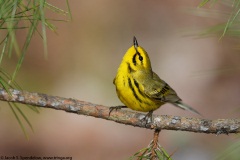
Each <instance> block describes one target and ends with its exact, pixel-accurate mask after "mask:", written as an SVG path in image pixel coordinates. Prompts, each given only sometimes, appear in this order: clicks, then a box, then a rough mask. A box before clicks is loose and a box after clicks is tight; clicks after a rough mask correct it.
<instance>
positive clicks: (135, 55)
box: [109, 37, 199, 118]
mask: <svg viewBox="0 0 240 160" xmlns="http://www.w3.org/2000/svg"><path fill="white" fill-rule="evenodd" d="M113 83H114V85H115V86H116V92H117V95H118V97H119V99H120V100H121V101H122V102H123V103H124V104H125V105H126V106H117V107H111V108H110V112H109V114H110V113H111V112H112V110H114V109H116V110H117V109H121V108H126V107H128V108H131V109H132V110H136V111H141V112H148V114H147V115H146V116H145V118H147V117H152V113H153V111H154V110H156V109H158V108H159V107H160V106H162V105H163V104H165V103H171V104H173V105H175V106H177V107H180V108H182V109H185V110H190V111H192V112H195V113H197V114H199V113H198V111H196V110H195V109H193V108H192V107H190V106H188V105H186V104H184V103H183V102H182V100H181V99H180V98H179V97H178V95H177V93H176V92H175V91H174V90H173V89H172V88H171V87H170V86H169V85H168V84H167V83H166V82H165V81H163V80H162V79H160V78H159V76H158V75H157V74H156V73H155V72H153V71H152V67H151V62H150V59H149V57H148V54H147V52H146V51H145V50H144V49H143V48H142V47H140V46H139V45H138V42H137V39H136V37H134V38H133V46H132V47H130V48H129V49H128V51H127V52H126V53H125V55H124V57H123V59H122V62H121V64H120V66H119V68H118V71H117V75H116V77H115V78H114V80H113Z"/></svg>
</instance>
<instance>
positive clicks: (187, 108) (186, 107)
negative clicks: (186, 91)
mask: <svg viewBox="0 0 240 160" xmlns="http://www.w3.org/2000/svg"><path fill="white" fill-rule="evenodd" d="M173 104H174V105H175V106H176V107H179V108H181V109H184V110H188V111H191V112H193V113H196V114H198V115H200V116H202V115H201V114H200V113H199V112H198V111H197V110H195V109H193V108H192V107H190V106H189V105H187V104H185V103H183V102H182V101H178V102H175V103H173Z"/></svg>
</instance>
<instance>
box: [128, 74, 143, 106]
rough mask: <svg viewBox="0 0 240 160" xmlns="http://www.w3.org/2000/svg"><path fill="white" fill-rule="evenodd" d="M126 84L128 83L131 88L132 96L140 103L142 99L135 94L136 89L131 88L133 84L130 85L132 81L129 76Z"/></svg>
mask: <svg viewBox="0 0 240 160" xmlns="http://www.w3.org/2000/svg"><path fill="white" fill-rule="evenodd" d="M128 85H129V87H130V89H131V90H132V92H133V96H134V97H135V98H136V100H138V101H139V102H140V103H142V100H141V99H140V98H139V97H138V95H137V94H136V91H135V90H134V88H133V85H132V82H131V79H130V78H128Z"/></svg>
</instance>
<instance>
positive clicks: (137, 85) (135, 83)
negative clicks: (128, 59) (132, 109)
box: [134, 79, 145, 97]
mask: <svg viewBox="0 0 240 160" xmlns="http://www.w3.org/2000/svg"><path fill="white" fill-rule="evenodd" d="M134 85H135V86H136V87H137V89H138V92H139V93H140V94H141V95H142V96H143V97H145V95H144V94H143V93H142V91H141V90H140V88H139V84H138V82H137V81H136V80H135V79H134Z"/></svg>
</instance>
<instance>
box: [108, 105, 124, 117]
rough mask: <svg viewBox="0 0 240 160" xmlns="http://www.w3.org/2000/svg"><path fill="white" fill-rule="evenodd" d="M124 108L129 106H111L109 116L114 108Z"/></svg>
mask: <svg viewBox="0 0 240 160" xmlns="http://www.w3.org/2000/svg"><path fill="white" fill-rule="evenodd" d="M122 108H127V106H114V107H110V108H109V115H108V116H109V117H110V114H111V112H112V111H113V110H116V111H117V110H119V109H122Z"/></svg>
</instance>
